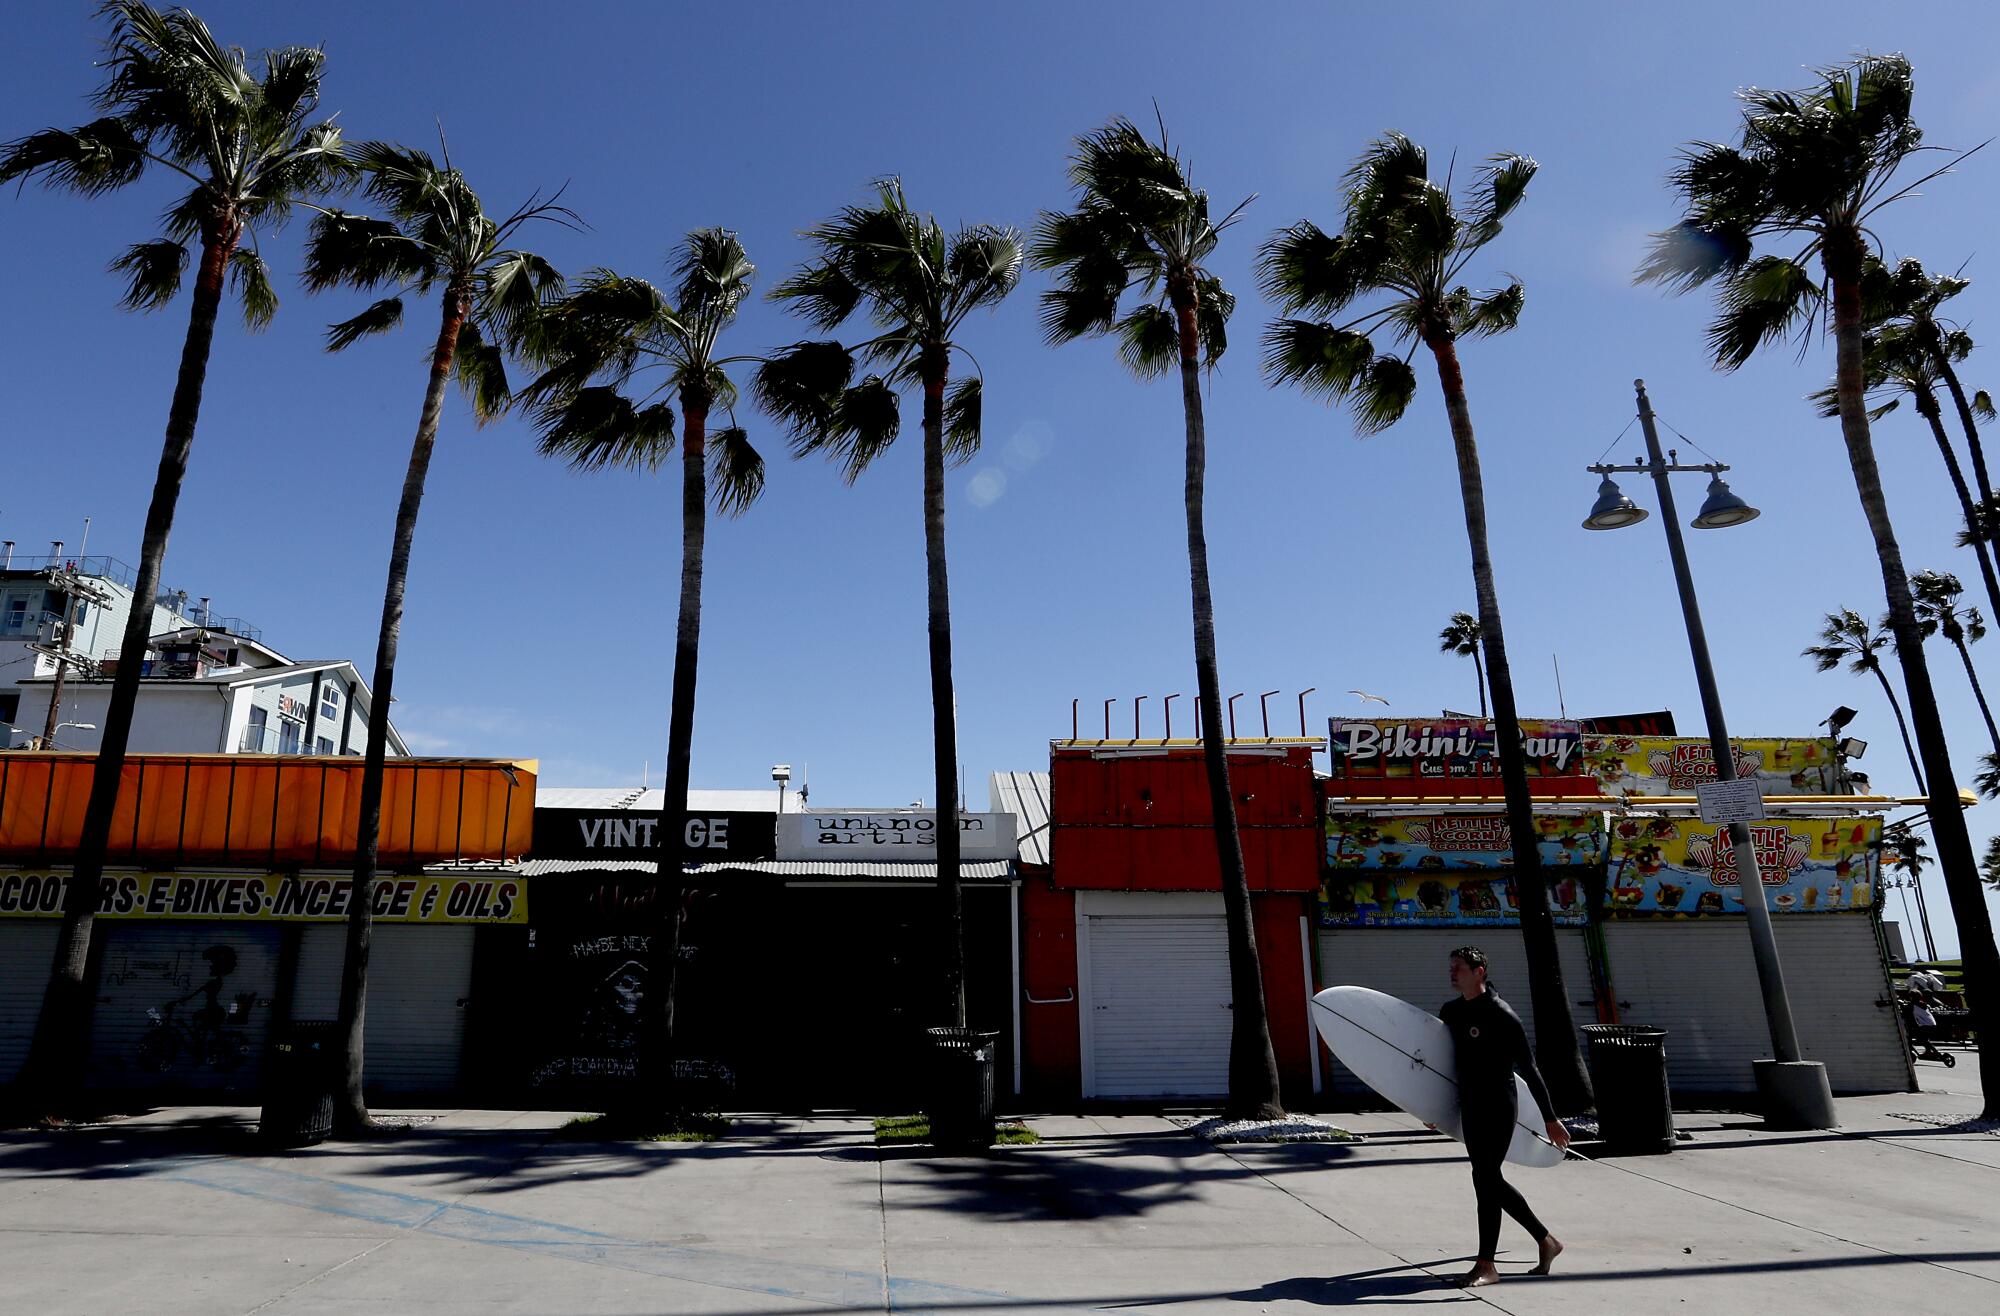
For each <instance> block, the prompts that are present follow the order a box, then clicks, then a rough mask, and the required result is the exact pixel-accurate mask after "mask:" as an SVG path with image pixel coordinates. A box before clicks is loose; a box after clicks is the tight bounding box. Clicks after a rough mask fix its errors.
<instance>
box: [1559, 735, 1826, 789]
mask: <svg viewBox="0 0 2000 1316" xmlns="http://www.w3.org/2000/svg"><path fill="white" fill-rule="evenodd" d="M1729 743H1730V745H1731V747H1732V748H1733V749H1734V750H1735V751H1736V775H1737V776H1738V777H1739V778H1748V777H1755V778H1756V779H1757V785H1758V786H1759V788H1760V789H1762V791H1763V792H1764V794H1766V795H1831V794H1833V793H1834V792H1835V788H1836V777H1837V767H1836V760H1835V755H1834V748H1833V745H1834V742H1833V741H1831V740H1824V739H1806V740H1732V741H1730V742H1729ZM1578 757H1579V758H1580V759H1581V760H1582V764H1583V766H1582V768H1581V769H1580V771H1581V772H1582V773H1584V774H1585V775H1588V776H1591V777H1595V778H1596V779H1597V783H1598V787H1599V789H1601V790H1603V792H1604V793H1605V794H1607V795H1691V794H1693V793H1694V788H1695V787H1696V786H1699V785H1701V784H1703V783H1704V782H1711V781H1714V780H1716V775H1715V753H1714V750H1713V749H1712V748H1711V746H1710V745H1709V743H1708V741H1706V740H1695V739H1689V738H1685V737H1667V736H1595V735H1586V736H1584V737H1583V742H1582V747H1581V749H1580V751H1579V754H1578Z"/></svg>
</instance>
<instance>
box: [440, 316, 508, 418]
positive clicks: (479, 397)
mask: <svg viewBox="0 0 2000 1316" xmlns="http://www.w3.org/2000/svg"><path fill="white" fill-rule="evenodd" d="M452 373H453V374H455V375H457V376H458V386H459V388H461V389H463V390H464V392H465V397H466V401H468V402H470V403H471V404H472V414H473V417H474V418H475V419H476V420H477V421H478V422H479V423H480V424H481V425H485V424H488V423H490V422H492V421H494V420H497V419H499V418H500V417H501V416H503V415H505V414H506V413H507V408H508V407H510V406H512V405H513V401H514V399H513V395H512V394H511V393H510V392H509V391H508V386H507V356H506V353H505V352H503V351H502V350H501V347H500V345H499V344H498V343H491V342H488V341H487V340H486V335H485V334H483V333H481V332H480V329H479V321H477V320H476V319H473V318H472V317H470V316H467V317H466V320H465V323H464V324H462V325H460V326H459V330H458V345H457V349H456V350H455V351H454V352H453V354H452Z"/></svg>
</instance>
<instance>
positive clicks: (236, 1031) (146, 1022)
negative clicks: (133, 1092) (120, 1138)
mask: <svg viewBox="0 0 2000 1316" xmlns="http://www.w3.org/2000/svg"><path fill="white" fill-rule="evenodd" d="M98 933H99V935H101V936H102V937H103V938H104V954H103V963H102V967H101V968H100V969H99V972H98V976H97V1002H96V1013H95V1016H94V1017H93V1019H92V1022H91V1039H90V1082H91V1083H92V1084H93V1085H95V1086H98V1087H104V1088H112V1089H147V1088H166V1089H172V1090H193V1091H200V1092H213V1093H218V1094H219V1093H224V1092H228V1093H234V1094H237V1095H247V1094H254V1093H255V1092H256V1091H257V1079H258V1073H259V1070H260V1069H261V1068H262V1066H263V1059H264V1042H265V1039H266V1037H267V1036H268V1033H269V1029H270V1024H271V998H272V996H273V988H274V987H275V985H276V983H277V973H278V929H277V927H276V926H274V925H272V924H264V925H262V926H259V925H256V924H245V923H209V922H200V923H183V922H148V923H130V922H116V923H111V924H110V925H109V926H106V924H105V923H104V922H100V923H99V924H98Z"/></svg>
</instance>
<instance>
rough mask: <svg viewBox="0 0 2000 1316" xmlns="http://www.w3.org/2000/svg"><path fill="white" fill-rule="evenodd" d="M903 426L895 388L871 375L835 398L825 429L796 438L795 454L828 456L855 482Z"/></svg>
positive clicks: (846, 478)
mask: <svg viewBox="0 0 2000 1316" xmlns="http://www.w3.org/2000/svg"><path fill="white" fill-rule="evenodd" d="M901 429H902V411H901V401H900V399H899V398H898V397H897V394H896V390H895V388H894V387H892V386H891V385H890V383H889V381H888V380H886V379H884V378H882V377H881V376H880V375H869V376H867V377H865V378H864V379H862V381H861V382H860V383H858V384H856V385H855V386H854V387H853V388H850V389H845V390H843V391H842V392H841V394H840V396H839V397H837V398H835V399H834V403H833V407H832V410H831V412H830V413H829V415H828V420H827V424H826V426H825V428H824V429H822V430H820V431H818V432H817V433H812V434H806V435H802V436H797V437H795V438H794V439H793V441H792V455H793V456H795V457H805V456H809V455H811V454H814V453H817V454H819V455H821V456H824V457H827V458H829V459H831V460H832V461H833V463H834V464H835V465H836V466H838V467H839V468H840V478H841V479H842V480H843V481H845V482H846V483H848V484H853V483H854V482H855V481H856V480H858V479H860V478H861V473H862V472H863V471H865V470H867V469H868V466H869V463H871V462H873V461H874V460H875V459H876V458H877V457H879V456H881V455H882V453H883V452H884V451H886V450H887V449H888V447H889V445H890V444H892V443H894V442H895V441H896V436H897V434H898V433H899V432H901Z"/></svg>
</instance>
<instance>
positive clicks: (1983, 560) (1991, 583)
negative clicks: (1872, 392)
mask: <svg viewBox="0 0 2000 1316" xmlns="http://www.w3.org/2000/svg"><path fill="white" fill-rule="evenodd" d="M1913 392H1914V393H1915V394H1916V403H1917V413H1918V414H1919V415H1921V416H1922V417H1923V418H1924V419H1925V420H1926V421H1928V422H1930V427H1931V437H1932V438H1934V439H1936V440H1937V446H1938V452H1940V453H1941V454H1943V456H1944V469H1945V472H1946V474H1948V475H1950V476H1951V487H1952V489H1953V491H1954V492H1956V493H1957V494H1958V507H1959V511H1960V513H1961V514H1962V515H1963V516H1964V517H1965V529H1966V532H1967V533H1968V534H1970V535H1972V537H1973V538H1972V551H1973V552H1974V553H1975V554H1977V555H1978V558H1979V578H1980V579H1981V580H1982V581H1984V582H1986V597H1987V599H1988V601H1990V602H1991V603H1992V605H1993V615H1994V616H1996V617H2000V576H1995V575H1994V573H1993V549H1992V546H1991V545H1990V544H1988V543H1987V541H1986V538H1985V537H1984V536H1983V535H1981V534H1979V523H1980V518H1979V513H1978V511H1977V509H1976V508H1975V506H1974V504H1973V501H1972V490H1970V489H1968V488H1967V487H1966V485H1965V471H1964V470H1963V469H1962V468H1961V467H1960V466H1959V464H1958V451H1957V449H1955V448H1953V447H1952V446H1951V436H1950V435H1948V434H1946V433H1945V432H1944V417H1943V416H1942V415H1941V414H1940V412H1939V407H1938V401H1937V395H1936V394H1935V393H1933V392H1932V391H1931V390H1930V389H1929V388H1926V387H1924V386H1922V385H1917V386H1916V387H1915V388H1914V389H1913Z"/></svg>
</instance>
